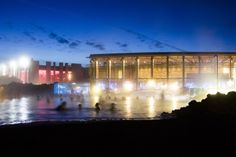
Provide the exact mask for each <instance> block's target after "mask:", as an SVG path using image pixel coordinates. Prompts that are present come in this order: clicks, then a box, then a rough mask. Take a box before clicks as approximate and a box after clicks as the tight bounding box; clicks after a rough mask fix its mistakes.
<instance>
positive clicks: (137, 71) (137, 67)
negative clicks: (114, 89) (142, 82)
mask: <svg viewBox="0 0 236 157" xmlns="http://www.w3.org/2000/svg"><path fill="white" fill-rule="evenodd" d="M135 61H136V89H138V85H139V58H138V57H136V59H135Z"/></svg>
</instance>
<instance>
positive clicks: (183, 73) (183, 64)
mask: <svg viewBox="0 0 236 157" xmlns="http://www.w3.org/2000/svg"><path fill="white" fill-rule="evenodd" d="M184 85H185V56H182V86H183V87H184Z"/></svg>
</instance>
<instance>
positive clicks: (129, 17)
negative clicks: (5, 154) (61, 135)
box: [0, 0, 236, 64]
mask: <svg viewBox="0 0 236 157" xmlns="http://www.w3.org/2000/svg"><path fill="white" fill-rule="evenodd" d="M235 8H236V2H234V1H233V0H231V1H230V0H222V1H217V0H212V1H209V0H208V1H207V0H96V1H95V0H1V1H0V58H1V59H2V60H3V59H9V58H12V57H17V56H19V55H22V54H24V55H28V56H30V57H33V58H34V59H37V60H44V61H45V60H53V61H64V62H70V63H71V62H74V63H82V64H88V63H89V61H88V59H87V58H86V57H88V56H89V54H91V53H114V52H146V51H147V52H154V51H236V9H235Z"/></svg>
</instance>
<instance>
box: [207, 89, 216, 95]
mask: <svg viewBox="0 0 236 157" xmlns="http://www.w3.org/2000/svg"><path fill="white" fill-rule="evenodd" d="M207 93H208V94H216V93H217V89H213V88H212V89H208V90H207Z"/></svg>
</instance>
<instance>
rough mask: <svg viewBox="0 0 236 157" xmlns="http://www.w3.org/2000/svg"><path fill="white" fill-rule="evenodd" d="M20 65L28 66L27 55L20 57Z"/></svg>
mask: <svg viewBox="0 0 236 157" xmlns="http://www.w3.org/2000/svg"><path fill="white" fill-rule="evenodd" d="M19 64H20V67H22V68H28V67H29V65H30V59H29V58H28V57H25V56H23V57H21V58H20V60H19Z"/></svg>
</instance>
